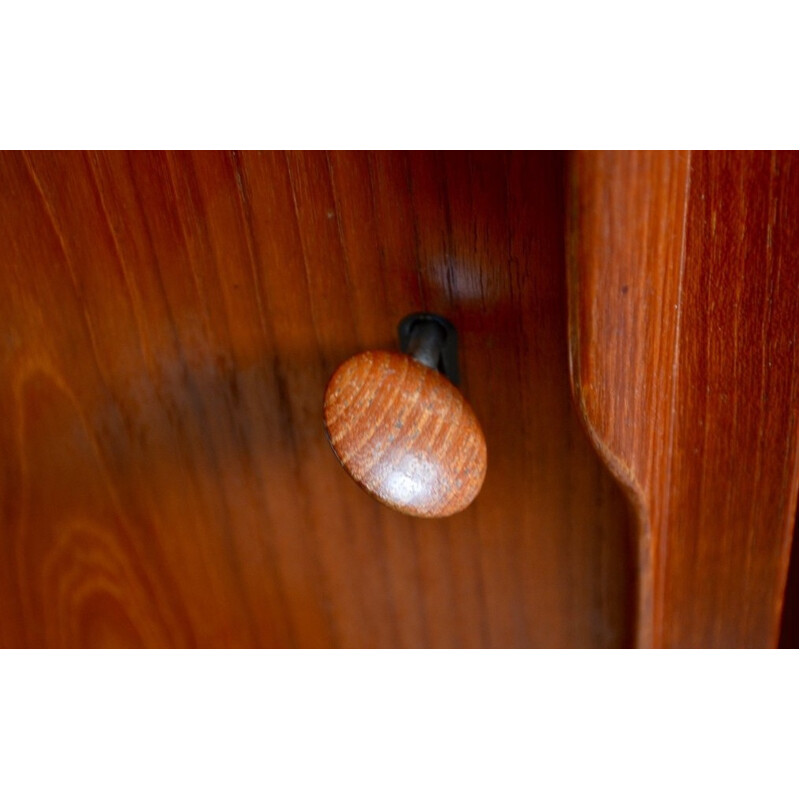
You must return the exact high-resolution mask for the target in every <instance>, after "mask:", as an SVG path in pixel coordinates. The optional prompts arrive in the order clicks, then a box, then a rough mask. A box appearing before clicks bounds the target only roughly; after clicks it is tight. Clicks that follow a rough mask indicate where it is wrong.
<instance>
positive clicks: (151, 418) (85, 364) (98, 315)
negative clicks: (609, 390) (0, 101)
mask: <svg viewBox="0 0 800 800" xmlns="http://www.w3.org/2000/svg"><path fill="white" fill-rule="evenodd" d="M563 176H564V160H563V157H562V156H560V155H559V154H553V153H540V154H521V155H506V154H492V153H483V154H477V155H473V154H461V153H459V154H444V155H443V154H435V153H427V154H404V153H400V154H398V153H380V154H371V153H331V154H325V153H306V154H283V153H263V154H256V153H244V154H240V153H202V154H193V153H170V154H163V153H135V154H125V153H110V154H105V153H89V154H84V153H35V154H27V155H20V154H14V153H7V154H2V155H0V240H1V241H2V242H3V247H2V248H0V328H1V330H2V336H0V377H2V380H0V452H2V454H3V457H2V459H1V460H0V514H2V516H1V517H0V643H2V644H3V645H7V646H8V645H11V646H54V645H67V646H102V645H112V644H125V645H151V646H152V645H164V646H167V645H172V646H184V645H187V646H191V645H203V646H227V645H236V646H253V645H263V646H309V647H321V646H381V647H387V646H401V647H402V646H437V647H438V646H465V647H474V646H500V647H503V646H506V647H507V646H585V647H593V646H613V645H623V644H626V643H629V642H630V636H631V630H632V629H631V625H630V619H629V614H630V603H629V592H630V586H631V579H632V574H631V570H630V566H631V565H630V560H629V534H628V528H627V524H628V523H627V509H626V506H625V503H624V501H623V499H622V497H621V495H620V493H619V491H618V489H617V488H616V486H615V484H614V482H613V480H612V479H611V478H610V476H608V474H607V473H606V470H605V469H604V468H603V466H602V465H601V464H600V462H599V460H598V459H597V457H596V456H595V454H594V452H593V450H592V448H591V446H590V444H589V442H588V441H587V439H586V437H585V435H584V433H583V431H582V429H581V426H580V423H579V421H578V419H577V418H576V416H575V414H574V411H573V409H572V406H571V403H570V382H569V375H568V368H567V355H568V350H567V340H566V330H567V325H566V299H565V282H564V263H565V258H564V189H563ZM420 309H427V310H430V311H433V312H437V313H440V314H443V315H444V316H446V317H447V318H448V319H450V320H451V321H452V322H453V323H454V324H455V325H456V327H457V328H458V331H459V335H460V341H461V345H462V347H461V353H462V358H461V370H462V388H463V392H464V395H465V396H466V397H467V398H469V402H470V404H471V405H472V406H473V408H474V409H475V412H476V415H477V417H478V419H480V420H481V423H482V425H483V429H484V433H485V436H486V441H487V445H488V450H489V453H490V459H491V463H490V467H489V470H488V471H487V475H486V480H485V483H484V487H483V489H482V490H481V493H480V495H479V496H478V497H477V498H476V500H475V501H474V502H473V503H472V505H471V506H470V507H469V508H468V509H466V510H465V511H464V512H463V513H461V514H459V515H458V516H456V517H452V518H449V519H445V520H423V519H412V518H409V517H405V516H403V515H400V514H398V513H397V512H395V511H392V510H391V509H388V508H384V507H383V506H381V505H380V504H378V503H376V502H375V501H374V500H373V499H372V498H371V497H369V496H368V495H366V494H365V493H364V492H362V491H361V490H360V489H359V488H358V487H357V486H356V485H355V484H354V483H353V482H352V481H351V480H350V478H349V477H348V476H347V475H346V474H345V472H344V471H343V470H342V469H341V467H340V466H339V465H338V464H337V463H336V460H335V458H332V457H331V453H330V448H329V446H328V443H327V441H326V437H325V433H324V429H323V425H322V423H321V420H320V407H321V402H322V397H323V393H324V390H325V386H326V383H327V381H328V379H329V377H330V376H331V374H332V373H333V371H334V369H335V368H336V367H337V366H338V365H339V364H340V363H342V361H344V360H345V359H346V358H348V357H349V356H351V355H353V354H354V353H358V352H362V351H365V350H372V349H391V348H392V347H393V345H394V329H395V325H396V323H397V321H398V320H399V319H401V318H402V317H404V316H405V315H406V314H408V313H409V312H412V311H418V310H420Z"/></svg>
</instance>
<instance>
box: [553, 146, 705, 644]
mask: <svg viewBox="0 0 800 800" xmlns="http://www.w3.org/2000/svg"><path fill="white" fill-rule="evenodd" d="M689 164H690V157H689V154H688V153H661V154H659V153H603V152H597V153H575V154H574V155H573V156H572V157H571V160H570V165H569V182H570V200H569V202H570V207H569V219H568V223H567V230H568V298H569V342H570V374H571V376H572V387H573V397H574V400H575V403H576V406H577V408H578V412H579V416H580V418H581V419H582V421H583V423H584V425H585V426H586V429H587V430H588V432H589V435H590V438H591V439H592V441H593V442H594V445H595V447H596V448H597V451H598V453H599V454H600V457H601V458H602V459H603V460H604V461H605V463H606V464H607V466H608V468H609V469H610V470H611V472H612V474H613V475H614V476H615V477H616V478H617V480H618V481H619V482H620V483H621V485H622V486H623V488H624V489H625V491H626V494H627V495H628V498H629V500H630V502H631V505H632V509H633V513H634V515H635V518H636V525H635V527H636V534H637V538H638V542H637V550H638V569H639V571H638V576H637V609H636V620H637V622H636V634H635V637H634V639H635V642H636V644H637V645H638V646H640V647H648V646H652V645H653V644H654V643H655V642H654V630H653V618H654V614H655V611H656V610H655V603H656V597H655V595H656V586H655V584H656V574H655V572H656V567H657V563H658V557H657V551H658V537H659V534H660V532H661V528H660V526H659V524H658V519H657V518H656V514H657V513H658V507H657V505H654V503H653V502H652V500H653V498H652V489H653V485H654V480H653V473H658V475H659V477H660V474H661V473H663V472H664V467H665V461H666V453H665V449H666V448H665V446H666V444H667V442H666V441H665V440H664V438H663V437H657V436H654V435H653V431H654V430H656V429H657V428H660V429H662V430H669V428H670V420H671V416H672V405H673V402H674V374H675V361H676V350H677V347H678V328H679V325H680V302H679V297H680V284H681V272H682V263H683V231H684V218H685V213H686V204H687V198H688V176H689ZM645 378H646V379H645ZM657 479H658V478H657Z"/></svg>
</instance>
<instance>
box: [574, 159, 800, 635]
mask: <svg viewBox="0 0 800 800" xmlns="http://www.w3.org/2000/svg"><path fill="white" fill-rule="evenodd" d="M567 229H568V234H567V235H568V290H569V291H568V299H569V340H570V373H571V379H572V389H573V398H574V401H575V404H576V406H577V409H578V413H579V416H580V417H581V419H582V421H583V423H584V425H585V426H586V428H587V430H588V431H589V434H590V437H591V439H592V441H593V442H594V445H595V447H596V449H597V451H598V453H599V454H600V456H601V458H603V459H604V461H605V463H606V464H607V466H608V467H609V469H610V470H611V471H612V473H613V474H614V475H615V477H616V478H617V479H618V480H619V482H620V483H621V484H622V485H623V487H624V488H625V489H626V491H627V494H628V496H629V497H630V499H631V502H632V506H633V509H634V512H635V514H636V516H637V522H638V524H637V528H638V530H637V535H638V549H639V576H638V592H637V598H638V599H637V613H636V619H637V622H636V627H637V630H636V635H635V641H636V643H637V645H638V646H644V647H647V646H773V645H774V644H775V642H776V641H777V633H778V624H779V617H780V608H781V605H782V597H783V587H784V584H785V578H786V571H787V568H788V557H789V547H790V545H791V525H792V522H793V516H792V515H793V508H794V504H795V497H796V489H797V446H796V444H797V277H796V276H797V155H796V153H795V154H791V153H789V154H757V153H755V154H754V153H712V154H708V153H693V154H689V153H686V152H663V153H642V152H627V153H575V154H573V155H572V156H571V157H570V165H569V205H568V221H567Z"/></svg>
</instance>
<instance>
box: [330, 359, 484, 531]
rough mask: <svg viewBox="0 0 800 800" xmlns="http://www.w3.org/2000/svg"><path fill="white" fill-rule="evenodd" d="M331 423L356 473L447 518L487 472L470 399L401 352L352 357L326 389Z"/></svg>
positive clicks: (388, 497)
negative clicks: (467, 399)
mask: <svg viewBox="0 0 800 800" xmlns="http://www.w3.org/2000/svg"><path fill="white" fill-rule="evenodd" d="M324 419H325V428H326V430H327V431H328V437H329V439H330V442H331V446H332V447H333V450H334V452H335V453H336V455H337V456H338V458H339V460H340V461H341V463H342V466H343V467H344V468H345V469H346V470H347V472H348V473H349V474H350V476H351V477H352V478H353V479H354V480H355V481H356V483H358V485H359V486H361V487H362V488H363V489H365V490H366V491H367V492H369V493H370V494H371V495H373V496H374V497H375V498H376V499H378V500H380V501H381V502H382V503H385V504H386V505H388V506H390V507H391V508H395V509H397V510H398V511H402V512H403V513H406V514H411V515H412V516H416V517H449V516H451V515H452V514H455V513H457V512H458V511H463V510H464V509H465V508H466V507H467V506H468V505H469V504H470V503H471V502H472V501H473V500H474V499H475V496H476V495H477V494H478V492H479V491H480V488H481V486H482V485H483V479H484V477H485V476H486V440H485V438H484V436H483V431H482V430H481V426H480V423H479V422H478V420H477V418H476V417H475V413H474V412H473V410H472V409H471V408H470V406H469V403H467V402H466V400H464V397H463V396H462V395H461V392H459V391H458V389H456V387H455V386H453V384H452V383H450V381H449V380H448V379H447V378H445V377H444V376H443V375H441V374H440V373H439V372H437V371H436V370H435V369H431V368H430V367H427V366H424V365H423V364H420V363H418V362H417V361H415V360H414V359H413V358H412V357H411V356H408V355H404V354H403V353H387V352H368V353H361V354H359V355H357V356H354V357H353V358H349V359H347V361H345V362H344V364H342V365H341V366H340V367H339V368H338V369H337V370H336V372H335V373H334V375H333V377H332V378H331V381H330V383H329V384H328V388H327V390H326V392H325V404H324Z"/></svg>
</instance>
